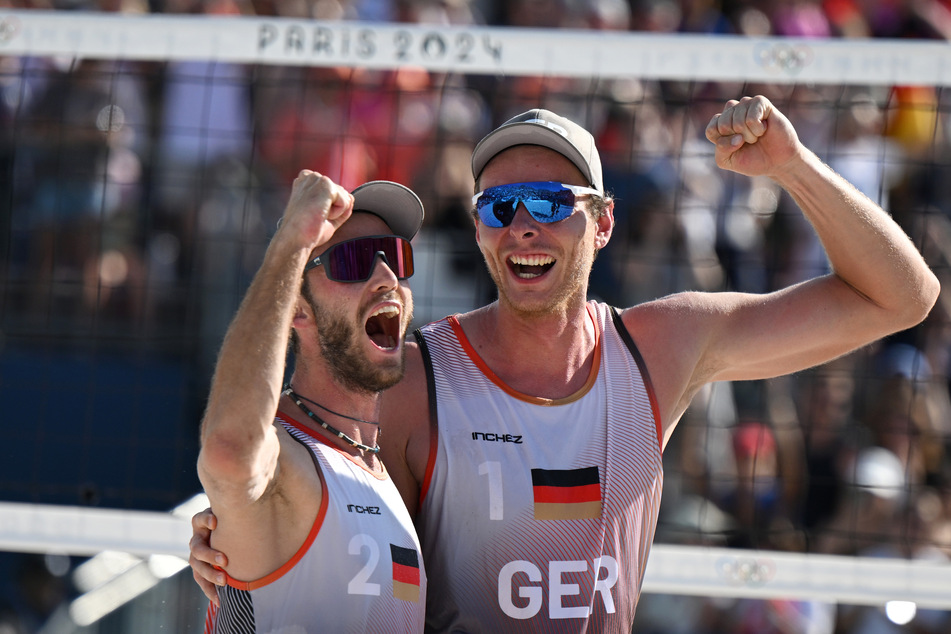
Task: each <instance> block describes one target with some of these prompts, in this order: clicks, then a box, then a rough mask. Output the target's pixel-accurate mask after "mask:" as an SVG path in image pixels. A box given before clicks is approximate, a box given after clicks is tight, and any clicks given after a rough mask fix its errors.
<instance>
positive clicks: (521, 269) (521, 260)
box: [509, 255, 555, 280]
mask: <svg viewBox="0 0 951 634" xmlns="http://www.w3.org/2000/svg"><path fill="white" fill-rule="evenodd" d="M554 265H555V258H553V257H551V256H550V255H513V256H512V257H510V258H509V268H511V269H512V272H514V273H515V275H517V276H518V277H520V278H522V279H523V280H530V279H533V278H536V277H538V276H540V275H544V274H545V273H547V272H548V269H550V268H551V267H552V266H554Z"/></svg>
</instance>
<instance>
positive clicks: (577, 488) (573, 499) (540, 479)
mask: <svg viewBox="0 0 951 634" xmlns="http://www.w3.org/2000/svg"><path fill="white" fill-rule="evenodd" d="M532 493H533V495H534V498H535V519H537V520H581V519H591V518H596V517H601V476H600V472H599V471H598V467H585V468H583V469H532Z"/></svg>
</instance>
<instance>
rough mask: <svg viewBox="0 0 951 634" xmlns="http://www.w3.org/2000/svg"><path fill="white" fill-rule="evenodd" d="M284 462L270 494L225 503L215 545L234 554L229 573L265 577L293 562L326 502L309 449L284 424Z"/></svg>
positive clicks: (281, 438) (238, 576) (219, 512)
mask: <svg viewBox="0 0 951 634" xmlns="http://www.w3.org/2000/svg"><path fill="white" fill-rule="evenodd" d="M277 434H278V439H279V442H280V444H281V450H280V456H279V458H278V464H277V466H276V468H275V472H274V477H273V478H272V480H271V483H270V484H269V485H268V490H267V492H266V494H264V495H262V496H261V497H260V499H259V500H257V501H256V502H255V503H253V504H251V505H248V506H246V507H243V508H219V506H217V505H216V503H215V499H214V498H213V497H210V500H211V506H212V509H213V510H214V511H215V514H216V515H217V516H218V527H217V528H216V529H215V531H214V533H213V535H212V545H213V546H214V547H215V548H217V549H219V550H222V551H224V552H227V553H228V558H229V565H228V568H227V570H228V573H229V574H230V575H231V576H232V577H234V578H236V579H242V580H251V579H257V578H260V577H262V576H264V575H266V574H268V573H270V572H272V571H274V570H276V569H277V568H279V567H280V566H281V565H283V564H284V563H285V562H287V561H289V560H290V558H291V557H292V556H293V555H294V553H295V552H296V551H297V549H298V548H299V547H300V545H301V544H303V543H304V540H305V539H306V537H307V535H308V533H309V532H310V530H311V527H312V525H313V523H314V520H315V519H316V517H317V511H318V509H319V508H320V502H321V496H322V491H321V484H320V475H319V474H318V473H317V471H316V469H315V467H314V462H313V460H312V459H311V457H310V455H309V452H308V450H307V449H306V448H305V447H304V446H303V445H301V444H300V443H298V442H297V441H295V440H293V439H292V438H291V437H290V436H289V435H288V434H287V432H286V431H284V430H283V429H281V430H278V431H277Z"/></svg>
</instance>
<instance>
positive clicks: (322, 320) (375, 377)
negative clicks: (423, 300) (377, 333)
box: [305, 293, 412, 394]
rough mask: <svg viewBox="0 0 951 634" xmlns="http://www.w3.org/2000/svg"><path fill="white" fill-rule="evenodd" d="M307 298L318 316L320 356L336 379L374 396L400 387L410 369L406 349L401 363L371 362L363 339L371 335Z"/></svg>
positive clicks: (353, 389)
mask: <svg viewBox="0 0 951 634" xmlns="http://www.w3.org/2000/svg"><path fill="white" fill-rule="evenodd" d="M306 295H307V296H306V297H305V299H306V301H307V303H308V304H310V307H311V310H313V312H314V321H315V323H316V325H317V338H318V342H319V343H320V355H321V357H323V359H324V362H325V363H326V364H327V367H328V368H329V369H330V372H331V374H332V375H333V377H334V379H336V380H337V381H338V382H339V383H340V384H341V385H343V386H344V387H346V388H347V389H348V390H350V391H353V392H364V393H370V394H375V393H378V392H382V391H383V390H385V389H387V388H390V387H393V386H394V385H396V384H397V383H399V381H400V379H402V378H403V371H404V369H405V365H406V364H405V357H406V352H405V348H403V349H402V350H401V353H400V356H399V360H398V361H394V362H391V363H386V364H384V363H379V362H373V361H371V360H370V359H368V358H367V356H366V354H365V353H364V348H363V345H362V343H363V342H362V339H364V338H365V337H366V336H367V335H366V333H365V332H364V331H363V329H361V328H357V327H356V326H355V325H354V324H353V322H352V321H349V320H347V319H345V318H342V317H337V316H334V315H332V314H331V312H330V311H328V310H325V309H324V308H323V307H321V306H318V305H317V302H315V301H314V300H313V298H312V297H310V296H309V295H310V293H307V294H306ZM410 310H412V309H410ZM407 319H408V316H407Z"/></svg>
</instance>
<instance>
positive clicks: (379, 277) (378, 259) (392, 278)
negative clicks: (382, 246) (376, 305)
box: [369, 251, 399, 289]
mask: <svg viewBox="0 0 951 634" xmlns="http://www.w3.org/2000/svg"><path fill="white" fill-rule="evenodd" d="M369 281H370V283H371V284H373V285H374V288H377V289H385V288H396V287H397V285H399V278H398V277H396V273H395V272H394V271H393V269H392V268H390V263H389V261H388V260H387V259H386V254H384V253H383V252H382V251H377V252H376V255H375V256H374V258H373V271H372V273H371V274H370V280H369Z"/></svg>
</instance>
